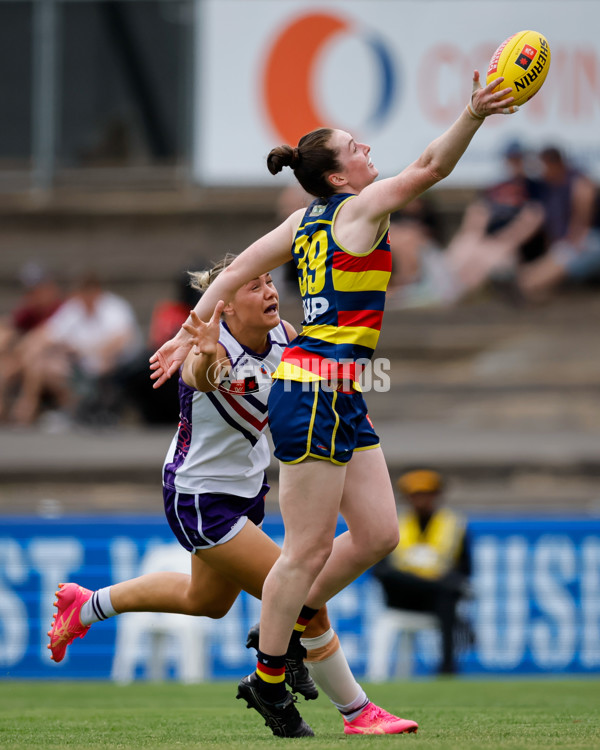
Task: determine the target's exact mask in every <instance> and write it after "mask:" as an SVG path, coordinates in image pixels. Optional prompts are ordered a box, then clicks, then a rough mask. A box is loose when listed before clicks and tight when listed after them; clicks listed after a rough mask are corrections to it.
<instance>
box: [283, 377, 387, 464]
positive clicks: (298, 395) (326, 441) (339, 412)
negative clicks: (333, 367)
mask: <svg viewBox="0 0 600 750" xmlns="http://www.w3.org/2000/svg"><path fill="white" fill-rule="evenodd" d="M269 426H270V428H271V435H272V436H273V443H274V445H275V456H276V458H278V459H279V460H280V461H281V462H282V463H285V464H296V463H299V462H300V461H303V460H304V459H305V458H320V459H322V460H324V461H331V462H332V463H334V464H341V465H342V464H346V463H348V461H349V460H350V459H351V458H352V454H353V452H354V451H359V450H368V449H370V448H377V447H378V446H379V437H378V436H377V433H376V432H375V430H374V428H373V424H372V422H371V420H370V419H369V415H368V414H367V405H366V403H365V400H364V398H363V395H362V393H360V392H359V391H351V392H350V393H347V392H343V391H336V390H331V389H329V388H323V387H322V385H321V383H320V381H315V382H314V383H303V382H298V381H294V380H275V381H273V386H272V388H271V393H270V394H269Z"/></svg>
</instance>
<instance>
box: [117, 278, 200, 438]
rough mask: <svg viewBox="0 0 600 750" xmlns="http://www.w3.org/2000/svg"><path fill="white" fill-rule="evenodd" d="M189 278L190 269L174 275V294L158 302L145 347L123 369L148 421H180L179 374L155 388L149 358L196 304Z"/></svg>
mask: <svg viewBox="0 0 600 750" xmlns="http://www.w3.org/2000/svg"><path fill="white" fill-rule="evenodd" d="M197 267H202V263H198V264H197ZM189 282H190V277H189V274H188V272H187V271H182V272H181V273H180V274H178V276H177V278H176V279H174V289H175V294H174V296H173V297H172V298H168V299H163V300H160V301H159V302H157V304H156V305H155V307H154V309H153V311H152V317H151V319H150V326H149V329H148V339H147V342H146V347H145V349H144V350H143V351H142V352H140V354H139V355H138V356H137V357H136V358H135V359H134V360H132V361H131V363H130V364H129V365H128V366H127V367H126V368H124V369H123V371H122V373H121V374H122V384H123V388H124V391H125V395H126V397H127V399H128V400H129V402H130V403H131V404H132V405H133V406H134V407H135V408H136V409H137V411H138V413H139V415H140V416H141V418H142V419H143V421H144V422H145V423H146V424H152V425H157V424H169V425H174V424H176V423H177V418H178V415H179V382H178V378H176V377H173V378H170V379H169V380H168V381H167V382H166V383H165V384H164V385H163V386H162V387H161V388H158V389H155V388H153V387H152V386H153V382H152V380H150V376H149V370H148V360H149V359H150V356H151V355H152V354H154V352H155V351H156V350H157V349H158V348H159V347H160V346H162V345H163V344H164V342H165V341H168V340H169V339H170V338H172V337H173V336H174V335H175V334H176V333H177V331H178V330H179V329H180V328H181V326H182V324H183V323H184V322H185V320H186V318H187V317H188V315H189V314H190V310H191V309H193V308H194V306H195V305H196V302H197V301H198V297H199V292H198V291H197V290H195V289H192V287H191V286H190V283H189Z"/></svg>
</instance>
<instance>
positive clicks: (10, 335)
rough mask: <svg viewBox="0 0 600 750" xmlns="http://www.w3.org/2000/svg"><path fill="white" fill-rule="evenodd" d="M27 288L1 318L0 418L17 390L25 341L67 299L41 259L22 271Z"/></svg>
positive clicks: (24, 288) (22, 280)
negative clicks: (39, 262) (41, 263)
mask: <svg viewBox="0 0 600 750" xmlns="http://www.w3.org/2000/svg"><path fill="white" fill-rule="evenodd" d="M19 281H20V282H21V284H22V287H23V291H22V294H21V296H20V298H19V299H18V301H17V304H16V306H15V307H14V309H13V310H12V311H11V312H10V313H9V314H8V315H6V316H4V317H3V318H0V418H2V417H3V416H4V415H5V414H6V411H7V408H8V401H9V398H10V395H11V393H12V392H13V391H15V390H17V389H18V387H19V383H20V380H21V376H22V372H23V348H24V345H23V342H24V341H25V340H26V338H27V334H29V333H30V332H31V331H33V330H34V329H36V328H37V327H38V326H39V325H41V324H42V323H44V322H45V321H46V320H47V319H48V318H49V317H50V316H51V315H52V314H53V313H55V312H56V310H58V308H59V307H60V305H61V304H62V301H63V294H62V291H61V289H60V286H59V284H58V283H57V282H56V280H55V279H54V278H52V276H51V275H50V274H49V273H48V272H47V271H46V270H45V269H44V268H43V267H42V266H41V265H40V264H38V263H35V262H29V263H26V264H25V265H24V266H23V268H22V269H21V272H20V274H19Z"/></svg>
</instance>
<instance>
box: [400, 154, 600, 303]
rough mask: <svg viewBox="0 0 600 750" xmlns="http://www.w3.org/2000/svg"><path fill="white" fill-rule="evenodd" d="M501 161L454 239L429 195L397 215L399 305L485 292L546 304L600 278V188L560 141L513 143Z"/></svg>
mask: <svg viewBox="0 0 600 750" xmlns="http://www.w3.org/2000/svg"><path fill="white" fill-rule="evenodd" d="M502 162H503V172H504V174H502V175H501V176H500V178H499V180H498V182H496V183H495V184H493V185H490V186H489V187H488V188H487V189H484V190H483V191H481V193H480V194H479V195H477V197H476V198H475V200H473V202H472V203H470V204H469V205H467V207H466V209H465V211H464V214H463V216H462V221H461V223H460V225H459V227H458V229H457V230H456V232H455V233H454V234H453V235H452V236H451V237H450V240H449V241H446V242H444V241H443V239H442V237H441V232H440V217H439V215H438V213H437V212H436V210H435V206H434V204H433V202H432V201H429V200H428V199H427V197H423V198H420V199H418V200H417V201H414V202H413V203H411V204H410V205H408V206H407V207H406V209H404V210H403V211H402V212H399V213H397V214H395V215H393V216H392V224H391V227H390V242H391V248H392V252H393V258H394V272H393V276H392V282H391V286H390V290H389V295H388V300H389V305H390V306H391V307H400V308H403V307H416V306H431V305H451V304H455V303H457V302H460V301H462V300H464V299H466V298H467V297H470V296H472V295H473V294H475V293H480V292H481V291H482V290H486V291H488V290H493V291H496V292H499V293H501V294H502V296H503V297H504V298H505V299H508V300H511V301H512V302H514V303H537V302H547V301H550V300H551V299H552V298H553V296H554V295H555V294H556V293H557V292H559V291H560V290H562V289H564V288H565V286H576V285H583V284H588V283H591V282H596V281H598V280H600V203H599V197H598V196H599V191H598V186H597V185H596V184H595V183H594V182H593V181H592V180H591V179H590V178H589V177H588V176H587V175H586V174H585V173H584V172H583V171H582V170H580V169H579V168H577V167H576V166H575V165H574V164H571V163H570V162H569V160H568V159H567V158H566V156H565V155H564V154H563V153H562V152H561V150H560V149H559V148H556V147H555V146H548V147H546V148H544V149H542V150H540V151H539V152H538V153H533V152H530V151H528V150H526V149H525V148H523V146H522V145H521V144H520V143H518V142H512V143H509V144H508V145H507V146H506V148H505V149H504V150H503V153H502Z"/></svg>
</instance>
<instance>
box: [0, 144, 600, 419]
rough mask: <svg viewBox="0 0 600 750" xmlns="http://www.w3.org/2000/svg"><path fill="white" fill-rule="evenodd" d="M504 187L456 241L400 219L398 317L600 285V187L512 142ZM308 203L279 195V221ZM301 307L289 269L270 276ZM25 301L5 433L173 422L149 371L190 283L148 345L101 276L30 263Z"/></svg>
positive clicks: (426, 205)
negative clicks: (11, 428) (403, 311)
mask: <svg viewBox="0 0 600 750" xmlns="http://www.w3.org/2000/svg"><path fill="white" fill-rule="evenodd" d="M502 164H503V168H502V170H503V174H502V175H500V176H499V179H498V181H497V182H496V183H494V184H492V185H490V186H489V187H487V188H486V189H484V190H482V191H481V192H480V193H479V194H478V195H477V196H476V198H475V199H474V200H473V202H472V203H470V204H468V205H467V206H466V208H465V210H464V213H463V215H462V220H461V221H460V225H459V226H458V229H457V230H456V231H455V232H454V234H453V235H452V236H450V239H449V240H448V239H447V237H446V238H444V237H443V232H442V231H441V217H440V215H439V212H438V211H437V210H436V207H435V203H434V201H433V200H431V199H430V198H429V197H428V196H427V195H425V196H424V197H422V198H419V199H417V200H415V201H413V202H412V203H411V204H409V205H408V206H406V208H405V209H404V210H403V211H401V212H398V213H397V214H394V215H393V216H392V219H391V226H390V244H391V250H392V258H393V273H392V279H391V283H390V287H389V292H388V302H387V305H388V307H390V308H411V307H424V306H448V305H456V304H459V303H461V302H462V301H464V300H467V299H469V298H471V297H472V296H473V295H475V294H481V293H482V292H491V293H492V294H500V295H501V296H502V299H504V300H508V301H510V302H511V303H515V304H518V303H537V302H547V301H549V300H552V298H553V296H554V295H555V294H556V293H558V292H559V291H560V290H562V289H564V288H565V286H575V285H584V284H590V283H595V282H598V281H599V280H600V210H599V207H600V202H599V200H598V195H599V191H598V187H597V186H596V184H595V183H594V182H593V181H592V180H591V179H590V178H589V177H588V176H586V174H585V173H584V172H583V171H582V170H580V169H579V168H577V167H576V166H575V165H573V164H571V163H570V162H569V160H568V159H567V158H566V157H565V155H564V154H563V153H562V152H561V150H560V149H558V148H556V147H554V146H549V147H546V148H544V149H542V150H540V151H539V152H538V153H532V152H530V151H528V150H526V149H525V148H523V146H522V145H521V144H520V143H518V142H511V143H509V144H508V145H507V146H506V147H505V148H504V149H503V151H502ZM309 202H310V197H309V196H308V195H307V194H306V193H304V192H303V191H301V190H300V189H299V188H297V187H295V186H294V187H292V186H290V187H287V188H285V189H284V190H283V191H282V192H281V194H280V198H279V202H278V205H277V207H276V211H277V218H278V219H282V218H284V217H285V216H288V215H289V214H290V213H291V212H292V211H293V210H295V209H296V208H300V207H303V206H307V205H308V203H309ZM273 277H274V279H275V281H276V284H277V286H278V288H279V290H280V293H282V294H285V293H287V292H290V293H293V294H296V293H297V291H296V289H297V282H296V280H295V269H294V268H293V267H292V264H291V262H290V263H287V264H286V265H285V266H283V267H282V268H281V269H278V270H277V272H276V273H274V275H273ZM19 283H20V286H21V295H20V298H19V300H18V302H17V304H16V305H15V306H14V309H13V310H12V311H10V312H9V313H8V314H6V315H5V316H4V317H1V318H0V423H2V422H4V423H9V424H13V425H30V424H33V423H37V422H38V421H40V420H42V421H43V422H44V423H45V425H46V426H47V427H48V428H49V429H56V430H58V429H62V428H64V427H65V426H68V425H69V424H71V423H73V422H74V423H77V424H84V425H93V426H101V425H112V424H115V423H117V422H119V421H121V420H123V419H124V417H126V416H127V415H130V416H133V417H134V418H135V419H136V420H138V421H140V420H141V421H142V422H143V423H146V424H150V425H152V424H169V425H174V424H176V422H177V410H178V402H177V379H176V378H173V379H171V380H170V381H169V382H168V383H167V384H166V385H165V386H163V387H162V388H160V389H158V390H154V389H153V388H152V382H151V381H150V379H149V369H148V358H149V356H150V354H152V353H153V352H154V351H155V350H156V349H157V348H158V347H159V346H160V345H161V344H162V343H163V342H164V341H166V340H167V339H169V338H170V337H171V336H172V335H173V334H174V333H175V332H176V331H177V330H178V328H179V327H180V326H181V323H182V322H183V321H184V320H185V318H186V317H187V314H188V312H189V310H190V308H191V307H193V306H194V304H195V302H196V300H197V293H196V292H194V291H193V290H192V289H191V288H190V286H189V284H188V275H187V272H186V271H181V272H180V273H179V274H178V275H176V277H175V278H174V280H173V290H172V295H171V297H170V298H169V299H165V300H159V301H158V302H157V303H156V305H155V307H154V310H153V313H152V317H151V320H150V321H149V324H148V330H147V334H146V335H144V334H143V332H142V326H141V325H140V323H139V321H138V320H137V319H136V315H135V313H134V310H133V308H132V306H131V304H130V303H129V302H128V301H127V300H125V299H124V298H122V297H121V296H119V295H117V294H115V293H114V292H113V291H111V290H109V289H107V288H105V284H104V283H103V282H102V280H101V279H100V278H99V277H98V276H97V275H96V274H94V273H92V272H88V273H86V274H83V275H81V276H80V277H79V278H77V279H76V280H75V281H74V282H73V284H72V286H71V288H66V287H64V286H63V285H61V284H59V283H58V281H57V280H56V279H55V278H53V277H52V275H50V274H49V273H48V272H47V270H45V269H44V268H43V267H42V266H40V265H38V264H37V263H35V262H29V263H27V264H26V265H25V266H24V267H23V268H22V269H21V273H20V278H19Z"/></svg>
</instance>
